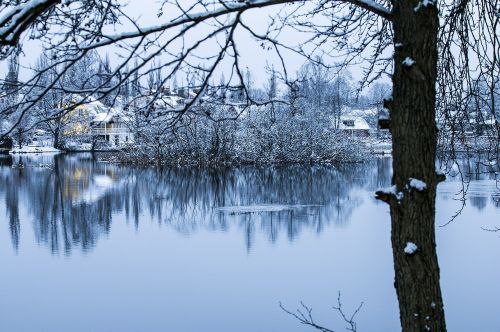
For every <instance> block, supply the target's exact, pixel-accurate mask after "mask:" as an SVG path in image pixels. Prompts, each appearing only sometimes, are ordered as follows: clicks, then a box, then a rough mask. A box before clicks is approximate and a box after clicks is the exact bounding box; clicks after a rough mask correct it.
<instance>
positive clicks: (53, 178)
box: [0, 155, 390, 254]
mask: <svg viewBox="0 0 500 332" xmlns="http://www.w3.org/2000/svg"><path fill="white" fill-rule="evenodd" d="M18 163H23V164H25V167H24V168H19V167H15V168H11V167H10V166H7V165H5V166H2V165H4V164H3V163H0V180H1V181H2V183H5V185H3V186H2V187H1V188H0V194H5V199H6V203H7V204H6V206H7V212H8V215H9V220H10V225H11V226H10V227H11V233H12V241H13V243H14V246H15V247H16V248H17V246H18V243H19V232H20V226H19V225H20V224H19V209H20V208H22V207H24V208H26V209H27V212H29V214H31V216H32V218H33V227H34V231H35V238H36V240H37V241H38V242H39V243H43V244H45V245H47V246H48V247H49V248H50V249H51V250H52V252H54V253H56V252H59V251H60V250H63V251H64V252H65V253H66V254H69V253H70V252H71V251H72V250H73V249H74V248H75V247H76V248H81V249H82V250H84V251H86V250H90V249H91V248H93V247H94V246H95V245H96V243H97V241H98V239H99V238H100V236H102V235H104V234H107V233H108V232H109V231H110V228H111V222H112V217H113V214H114V213H119V212H123V213H124V215H125V216H126V218H127V220H133V222H134V224H135V225H136V227H139V223H140V220H141V219H143V218H150V219H152V220H155V221H157V222H158V223H162V224H168V225H170V226H171V227H172V228H174V229H175V230H177V231H178V232H180V233H183V234H191V233H193V232H196V231H199V230H201V229H208V230H216V231H227V230H228V229H230V228H231V227H236V228H237V229H239V230H240V231H241V232H242V233H243V234H244V239H245V244H246V246H247V249H248V250H250V248H251V246H252V243H253V239H254V237H255V233H256V232H262V233H263V234H265V235H266V237H267V238H268V240H269V241H270V242H275V241H277V239H279V237H280V236H286V238H287V239H288V240H289V241H294V240H295V239H297V237H298V236H299V234H300V233H301V232H302V231H304V230H306V229H308V230H312V231H314V232H318V233H320V232H322V230H323V229H324V228H325V227H326V226H328V225H330V224H335V225H339V226H342V225H344V224H345V223H347V222H348V221H349V219H350V216H351V214H352V212H353V211H354V209H356V208H357V207H358V206H359V205H360V204H361V203H362V197H363V196H362V194H361V192H360V190H364V189H369V190H373V189H375V188H377V187H378V186H380V185H381V184H383V185H387V183H386V182H388V181H389V179H390V171H388V170H387V168H389V167H390V165H389V163H388V162H386V161H380V160H379V161H375V162H374V163H367V164H349V165H345V166H339V167H333V166H312V167H304V166H296V165H295V166H268V167H246V166H242V167H234V168H228V169H219V170H215V169H200V168H189V169H185V168H183V169H181V168H164V169H160V168H158V169H151V168H135V169H133V168H128V167H120V166H116V165H109V164H102V163H96V162H95V161H94V160H93V159H92V158H91V156H90V155H68V156H64V155H60V156H55V157H14V164H18ZM46 165H49V168H47V167H46ZM259 204H283V205H302V206H303V207H300V208H294V209H292V210H284V211H276V212H259V213H243V214H238V213H236V214H231V213H225V212H222V211H220V210H218V208H219V207H224V206H251V205H259Z"/></svg>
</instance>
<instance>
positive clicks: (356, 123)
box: [339, 116, 370, 130]
mask: <svg viewBox="0 0 500 332" xmlns="http://www.w3.org/2000/svg"><path fill="white" fill-rule="evenodd" d="M339 129H341V130H370V125H369V124H368V122H366V120H365V119H363V118H362V117H352V116H341V117H340V123H339Z"/></svg>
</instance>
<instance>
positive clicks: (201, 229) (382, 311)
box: [0, 154, 500, 332]
mask: <svg viewBox="0 0 500 332" xmlns="http://www.w3.org/2000/svg"><path fill="white" fill-rule="evenodd" d="M390 166H391V160H390V159H389V158H380V159H376V160H374V161H372V162H368V163H366V164H362V165H358V164H354V165H344V166H339V167H333V166H328V167H327V166H313V167H309V166H288V167H237V168H228V169H225V170H218V171H216V170H210V169H196V168H183V169H168V168H165V169H156V168H131V167H123V166H116V165H110V164H104V163H97V162H95V161H94V160H93V159H92V156H91V155H87V154H76V155H67V156H63V155H60V156H50V155H45V156H14V157H1V158H0V264H1V269H0V294H1V296H0V331H9V332H11V331H37V332H39V331H51V332H52V331H103V332H104V331H105V332H109V331H120V332H123V331H193V332H194V331H218V332H223V331H259V332H264V331H273V332H274V331H308V330H310V329H308V328H307V327H305V326H301V325H300V323H299V322H297V321H296V320H295V319H294V318H292V317H291V316H289V315H287V314H286V313H284V312H283V311H282V310H281V309H280V307H279V303H280V302H281V303H282V304H283V305H284V306H285V307H287V308H288V309H290V310H295V309H296V308H298V307H299V306H300V301H303V302H304V303H305V304H307V305H308V306H310V307H312V308H313V315H314V317H315V319H316V321H317V322H318V323H320V324H323V325H325V326H328V327H330V328H332V329H335V330H338V331H341V330H344V327H345V325H344V324H342V321H341V319H340V317H339V316H338V314H337V313H336V312H335V311H334V310H332V308H331V307H332V306H333V305H336V304H337V296H338V292H339V291H340V292H341V294H342V297H341V301H342V305H343V308H344V310H345V311H346V312H347V313H351V312H352V310H354V309H355V308H356V307H357V306H358V305H359V303H360V302H363V307H362V309H361V311H360V313H359V314H358V316H357V318H356V321H357V323H358V331H381V332H382V331H385V332H386V331H397V330H399V314H398V305H397V299H396V294H395V290H394V287H393V278H394V271H393V263H392V253H391V247H390V219H389V211H388V207H387V206H386V205H385V204H384V203H380V202H377V201H376V200H375V199H374V198H373V197H374V195H373V193H374V191H375V190H376V189H377V188H379V187H385V186H388V185H389V183H390V176H391V167H390ZM489 170H491V169H488V167H483V169H482V171H483V172H481V173H480V174H478V175H477V176H475V177H474V179H473V181H471V182H470V183H469V188H468V189H469V196H468V200H467V201H466V205H465V207H464V208H463V210H462V211H461V213H460V214H459V215H458V217H457V218H456V219H454V221H453V222H452V223H450V224H449V225H447V226H446V227H438V228H437V243H438V256H439V262H440V267H441V279H442V290H443V296H444V301H445V311H446V314H447V324H448V327H449V331H499V330H500V316H499V315H498V314H497V313H498V308H500V265H499V264H498V260H499V258H500V232H498V233H494V232H488V231H485V230H484V228H494V227H500V218H499V217H500V205H499V203H498V200H499V198H500V195H499V189H498V187H497V183H496V181H495V179H496V178H495V177H496V176H497V175H495V174H494V173H491V172H489ZM461 188H462V185H461V182H460V181H458V179H456V178H452V177H450V179H449V180H448V181H447V182H445V183H443V184H441V185H440V186H439V189H438V202H437V223H438V224H439V225H442V224H445V223H446V222H447V221H448V220H449V219H450V218H451V217H452V216H453V215H454V214H455V213H456V212H457V211H458V210H459V209H460V207H461V202H460V201H459V200H457V199H456V198H457V197H459V196H456V193H457V192H459V190H460V189H461Z"/></svg>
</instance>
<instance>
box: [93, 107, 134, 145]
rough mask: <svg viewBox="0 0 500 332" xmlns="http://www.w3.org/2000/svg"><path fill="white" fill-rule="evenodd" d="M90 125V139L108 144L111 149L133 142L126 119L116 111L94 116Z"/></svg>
mask: <svg viewBox="0 0 500 332" xmlns="http://www.w3.org/2000/svg"><path fill="white" fill-rule="evenodd" d="M90 125H91V128H92V137H93V138H96V139H97V140H101V141H105V142H108V143H109V145H110V146H111V147H119V146H124V145H127V144H128V143H131V142H132V141H133V134H132V132H131V130H130V128H129V126H130V121H129V119H128V117H126V116H124V115H123V114H122V113H120V112H118V111H116V110H109V111H108V112H105V113H98V114H96V115H95V116H94V117H93V119H92V121H91V124H90Z"/></svg>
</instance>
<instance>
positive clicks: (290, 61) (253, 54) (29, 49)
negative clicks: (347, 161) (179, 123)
mask: <svg viewBox="0 0 500 332" xmlns="http://www.w3.org/2000/svg"><path fill="white" fill-rule="evenodd" d="M158 9H159V3H158V0H130V1H129V3H128V6H127V7H126V9H125V12H126V13H127V14H128V15H129V16H131V17H132V18H133V19H134V21H135V22H136V23H138V24H139V25H141V26H153V25H157V24H159V23H162V22H165V21H166V20H169V17H168V13H165V14H164V16H162V17H158V15H157V13H158ZM275 10H276V9H275V8H272V7H268V8H263V9H257V10H252V11H250V12H249V13H246V14H245V15H244V16H243V19H244V22H245V23H247V24H248V25H250V26H251V27H253V28H255V29H256V31H259V32H263V31H265V27H266V26H267V25H268V24H267V22H268V20H269V16H270V15H271V14H274V13H275ZM129 30H133V26H132V25H131V24H130V23H126V24H124V25H122V26H120V27H118V28H117V32H123V31H129ZM281 38H283V39H284V40H293V39H294V35H293V34H290V33H288V34H287V33H285V34H284V35H282V36H281ZM237 40H238V49H239V51H240V53H241V64H242V65H241V67H243V68H245V67H248V68H249V69H250V70H251V71H252V73H253V74H254V75H253V80H254V82H255V84H256V85H258V86H263V85H264V84H265V82H267V75H266V73H265V68H266V66H271V65H274V66H275V67H276V68H277V69H278V68H279V67H280V63H279V60H278V58H277V57H276V56H275V54H274V52H271V51H267V50H263V49H262V48H261V47H260V46H259V43H258V42H255V41H254V40H253V39H252V38H251V37H250V36H249V35H248V33H246V32H245V34H241V33H240V34H239V37H238V38H237ZM213 45H214V49H215V47H216V44H215V43H213ZM40 52H41V49H40V47H39V45H37V43H36V42H30V43H27V44H25V45H24V55H23V56H21V58H20V62H21V65H22V66H28V65H29V64H34V62H35V61H36V59H37V58H38V56H39V53H40ZM116 52H117V49H116V48H108V49H106V50H100V53H101V54H103V53H109V55H110V58H111V61H112V63H117V61H118V56H117V55H116ZM286 61H287V62H286V66H287V71H288V73H289V74H290V75H294V74H295V73H296V71H297V70H298V69H299V68H300V67H301V66H302V65H303V64H304V62H305V59H303V58H301V57H298V56H296V55H292V54H291V53H289V54H287V55H286ZM227 69H229V68H224V71H227ZM5 71H6V64H5V62H4V63H2V64H1V66H0V75H2V76H4V75H5ZM350 71H351V73H352V74H353V77H354V79H359V78H360V77H361V69H360V68H350ZM220 75H221V73H220V72H218V73H216V74H215V75H214V81H215V82H218V80H219V78H220ZM26 76H27V73H26V71H25V72H24V73H21V78H22V79H26V78H27V77H26ZM225 76H226V77H228V75H227V74H226V75H225ZM387 81H388V79H387ZM179 83H181V82H179Z"/></svg>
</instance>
